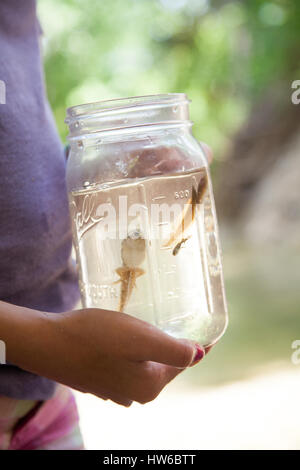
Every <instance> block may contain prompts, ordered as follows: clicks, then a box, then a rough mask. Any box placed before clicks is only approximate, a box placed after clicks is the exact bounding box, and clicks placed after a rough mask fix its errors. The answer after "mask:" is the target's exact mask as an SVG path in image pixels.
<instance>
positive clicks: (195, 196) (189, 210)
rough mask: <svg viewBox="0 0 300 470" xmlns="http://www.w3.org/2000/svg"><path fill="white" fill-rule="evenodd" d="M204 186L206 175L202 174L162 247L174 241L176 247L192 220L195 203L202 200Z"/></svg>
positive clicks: (205, 186)
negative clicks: (179, 218)
mask: <svg viewBox="0 0 300 470" xmlns="http://www.w3.org/2000/svg"><path fill="white" fill-rule="evenodd" d="M206 188H207V177H206V175H205V174H204V175H203V176H202V178H201V179H200V181H199V183H198V186H197V189H196V188H195V187H194V186H193V187H192V197H191V198H190V199H189V200H188V202H187V204H185V206H184V209H183V211H182V215H181V220H180V222H179V223H178V224H177V226H176V229H175V230H174V232H173V233H172V235H171V237H170V239H169V240H168V241H167V243H165V245H164V247H170V246H171V245H173V244H174V243H176V246H175V248H176V247H177V245H178V243H180V242H181V240H182V239H183V236H184V234H185V232H186V230H187V229H188V228H189V227H190V226H191V225H192V223H193V222H194V219H195V215H196V208H197V204H200V202H201V201H202V198H203V196H204V194H205V191H206ZM179 249H180V247H179ZM177 253H178V251H177V252H176V254H177Z"/></svg>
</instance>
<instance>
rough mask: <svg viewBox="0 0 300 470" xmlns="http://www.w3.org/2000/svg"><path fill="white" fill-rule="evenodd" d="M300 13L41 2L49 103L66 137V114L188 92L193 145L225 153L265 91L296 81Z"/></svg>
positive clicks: (144, 0)
mask: <svg viewBox="0 0 300 470" xmlns="http://www.w3.org/2000/svg"><path fill="white" fill-rule="evenodd" d="M299 3H300V2H299V1H298V0H277V1H275V0H273V1H263V0H253V1H252V0H251V1H231V2H227V1H214V2H213V1H212V2H211V3H209V2H208V1H207V0H197V1H196V0H181V1H180V0H172V1H171V0H161V1H159V0H110V1H108V0H101V1H97V0H85V1H84V2H82V1H80V0H40V1H39V2H38V4H39V16H40V20H41V24H42V27H43V30H44V34H45V38H44V46H45V47H44V49H45V69H46V78H47V87H48V95H49V99H50V102H51V104H52V107H53V109H54V113H55V117H56V121H57V124H58V128H59V131H60V134H61V136H62V137H63V138H65V136H66V132H67V129H66V127H65V125H64V123H63V121H64V117H65V108H66V107H67V106H72V105H75V104H80V103H83V102H89V101H97V100H101V99H109V98H116V97H122V96H123V97H125V96H133V95H143V94H152V93H164V92H186V93H187V94H188V95H189V97H190V98H191V99H192V107H191V110H192V118H193V120H194V121H195V135H196V136H197V137H198V138H200V139H202V140H206V141H207V142H209V143H210V144H211V145H212V147H213V148H214V149H215V151H216V152H217V154H218V152H219V153H221V149H223V148H224V145H226V142H227V139H228V137H230V135H231V134H232V132H233V131H234V130H235V129H236V128H237V127H238V126H239V125H240V123H241V122H242V121H243V120H244V119H245V118H246V117H247V112H248V111H249V108H250V106H251V103H252V102H253V100H254V99H255V98H256V97H257V96H259V94H260V93H261V92H262V91H263V90H264V89H265V88H266V87H268V86H270V85H271V84H272V82H274V81H276V80H279V79H284V80H287V86H288V87H289V86H290V82H289V80H293V79H295V78H297V76H296V75H295V73H296V72H295V69H296V64H297V57H299V53H298V52H297V40H298V31H299V25H300V18H299ZM298 70H299V69H298ZM293 73H294V75H293ZM298 78H299V77H298Z"/></svg>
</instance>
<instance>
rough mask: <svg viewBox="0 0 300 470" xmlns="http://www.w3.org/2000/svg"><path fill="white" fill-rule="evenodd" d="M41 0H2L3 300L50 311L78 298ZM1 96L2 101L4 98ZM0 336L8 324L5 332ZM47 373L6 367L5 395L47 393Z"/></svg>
mask: <svg viewBox="0 0 300 470" xmlns="http://www.w3.org/2000/svg"><path fill="white" fill-rule="evenodd" d="M39 34H40V28H39V24H38V21H37V17H36V3H35V0H26V1H24V0H1V1H0V80H2V81H3V82H5V85H6V104H0V182H1V184H0V299H1V300H3V301H5V302H10V303H13V304H16V305H21V306H26V307H30V308H35V309H39V310H43V311H50V312H57V313H59V312H62V311H66V310H70V309H71V308H72V307H73V306H74V304H75V303H76V301H77V300H78V297H79V294H78V286H77V277H76V273H75V269H74V265H73V263H72V261H71V259H70V253H71V231H70V224H69V213H68V201H67V191H66V183H65V157H64V153H63V148H62V145H61V142H60V140H59V137H58V134H57V131H56V128H55V124H54V120H53V117H52V114H51V111H50V108H49V104H48V102H47V99H46V97H45V89H44V82H43V72H42V66H41V58H40V51H39ZM0 102H1V100H0ZM0 339H1V331H0ZM54 388H55V384H54V383H53V382H51V381H49V380H48V379H45V378H42V377H38V376H36V375H34V374H30V373H28V372H25V371H22V370H20V369H18V368H17V367H14V366H12V365H1V366H0V395H6V396H9V397H14V398H21V399H33V400H45V399H47V398H49V397H51V395H52V394H53V392H54Z"/></svg>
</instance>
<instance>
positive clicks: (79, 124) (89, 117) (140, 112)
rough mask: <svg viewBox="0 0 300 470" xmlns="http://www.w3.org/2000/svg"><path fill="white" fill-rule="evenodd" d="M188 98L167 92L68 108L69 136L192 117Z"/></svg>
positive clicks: (70, 137) (181, 94) (183, 119)
mask: <svg viewBox="0 0 300 470" xmlns="http://www.w3.org/2000/svg"><path fill="white" fill-rule="evenodd" d="M189 102H190V100H189V99H188V97H187V95H186V94H185V93H166V94H157V95H145V96H134V97H129V98H117V99H112V100H103V101H97V102H94V103H86V104H82V105H77V106H72V107H70V108H68V109H67V115H66V119H65V123H66V124H68V126H69V129H70V133H69V136H68V138H69V140H71V139H76V138H79V137H80V138H83V137H84V136H85V135H86V136H88V135H89V134H94V133H99V132H103V131H105V132H109V131H110V130H114V131H115V130H116V129H124V128H131V127H134V128H138V127H139V126H143V127H144V126H146V125H151V126H153V125H156V124H159V125H161V124H164V123H167V122H168V123H169V122H171V123H174V124H175V123H180V122H184V121H187V120H188V119H189Z"/></svg>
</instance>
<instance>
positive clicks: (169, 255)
mask: <svg viewBox="0 0 300 470" xmlns="http://www.w3.org/2000/svg"><path fill="white" fill-rule="evenodd" d="M65 122H66V123H67V124H68V125H69V129H70V133H69V141H70V147H71V148H70V154H69V159H68V164H67V186H68V193H69V201H70V210H71V218H72V227H73V239H74V246H75V250H76V257H77V263H78V269H79V282H80V290H81V297H82V304H83V306H84V307H98V308H102V309H107V310H118V311H121V312H124V313H127V314H130V315H133V316H135V317H137V318H139V319H142V320H145V321H147V322H150V323H151V324H153V325H156V326H157V327H159V328H161V329H162V330H164V331H165V332H167V333H169V334H171V335H173V336H175V337H180V338H188V339H191V340H194V341H197V342H198V343H200V344H201V345H203V346H209V345H211V344H213V343H215V342H216V341H217V340H218V339H219V338H220V336H221V335H222V334H223V332H224V330H225V328H226V325H227V311H226V301H225V294H224V286H223V276H222V266H221V259H220V245H219V238H218V229H217V221H216V214H215V206H214V200H213V193H212V186H211V179H210V175H209V169H208V165H207V161H206V158H205V155H204V153H203V151H202V149H201V146H200V145H199V143H198V142H197V140H196V139H195V138H194V137H193V135H192V132H191V128H192V123H191V121H190V120H189V100H188V99H187V96H186V95H185V94H181V93H178V94H165V95H153V96H142V97H135V98H127V99H117V100H110V101H102V102H97V103H91V104H84V105H81V106H75V107H72V108H69V109H68V110H67V117H66V121H65Z"/></svg>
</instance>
